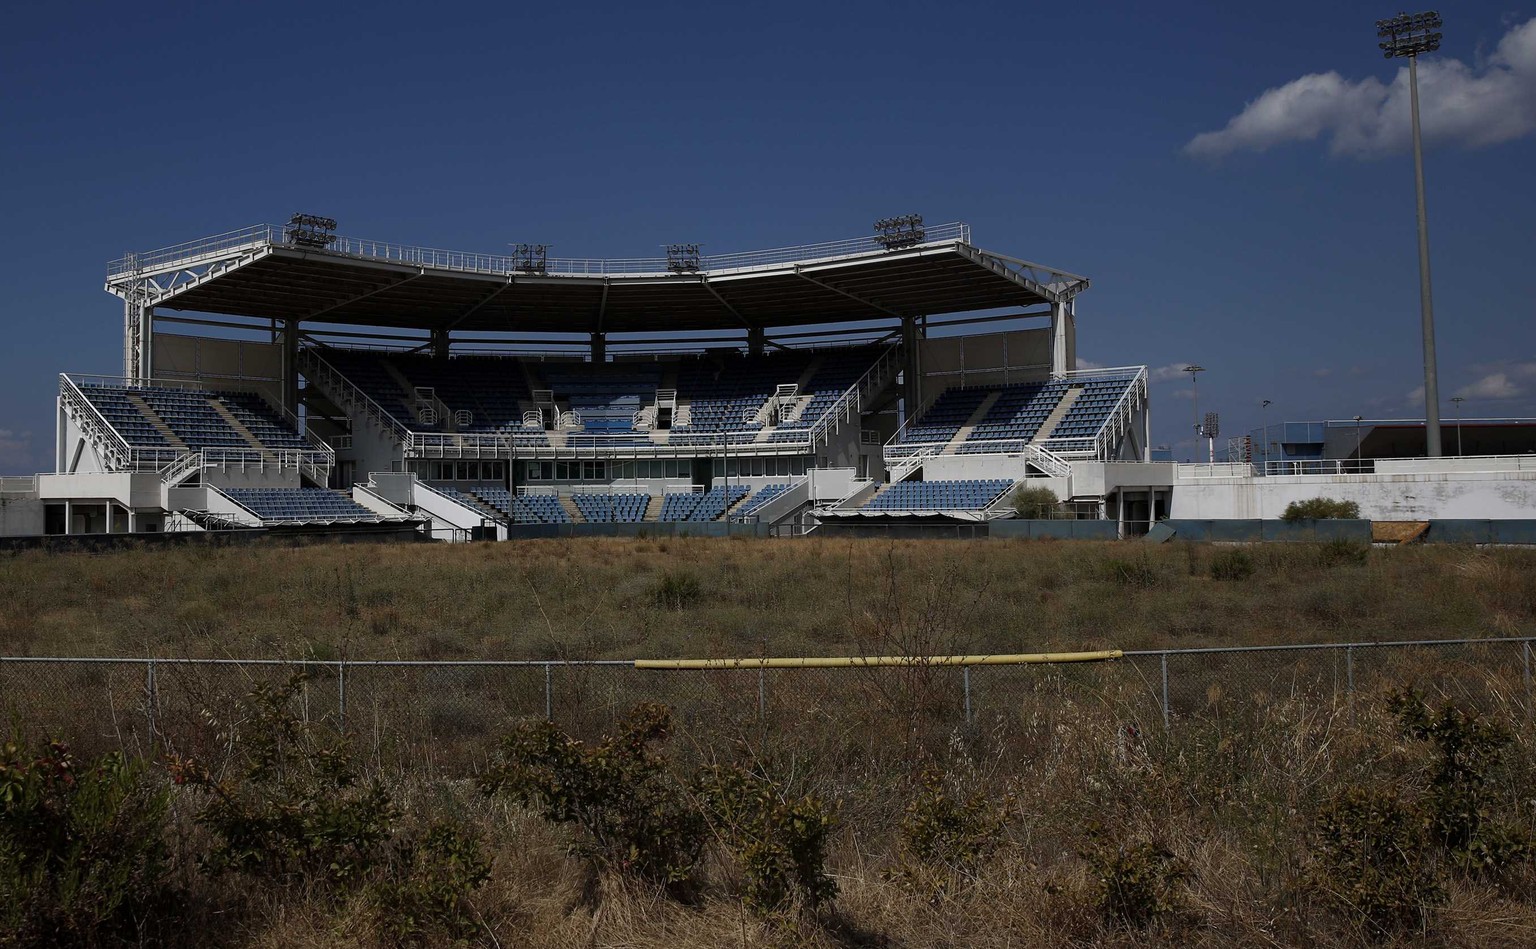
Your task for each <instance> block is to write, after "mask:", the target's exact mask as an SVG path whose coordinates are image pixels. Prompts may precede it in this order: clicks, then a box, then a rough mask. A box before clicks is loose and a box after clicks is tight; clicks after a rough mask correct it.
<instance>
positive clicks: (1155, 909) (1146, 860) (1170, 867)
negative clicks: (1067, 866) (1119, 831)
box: [1083, 833, 1188, 929]
mask: <svg viewBox="0 0 1536 949" xmlns="http://www.w3.org/2000/svg"><path fill="white" fill-rule="evenodd" d="M1083 856H1084V858H1085V859H1087V861H1088V864H1089V866H1090V867H1091V868H1092V870H1093V875H1094V903H1095V905H1096V906H1097V907H1098V910H1099V912H1100V914H1102V915H1103V917H1104V918H1105V920H1106V921H1108V922H1110V923H1111V924H1114V925H1121V926H1130V927H1133V928H1137V929H1144V928H1146V927H1147V926H1148V925H1150V924H1151V923H1153V922H1155V921H1157V920H1159V919H1161V918H1163V917H1166V916H1169V915H1171V914H1174V913H1177V912H1179V911H1180V910H1181V909H1182V908H1183V901H1182V899H1181V898H1180V893H1179V884H1180V883H1181V882H1183V880H1184V878H1185V876H1187V875H1188V871H1187V870H1186V869H1185V866H1184V862H1183V861H1182V860H1180V859H1179V858H1178V857H1176V856H1174V855H1173V853H1172V852H1171V851H1169V850H1168V848H1166V847H1164V846H1162V845H1160V844H1156V843H1153V842H1152V841H1147V840H1136V841H1131V842H1129V843H1124V844H1119V845H1113V844H1110V843H1108V842H1107V841H1105V840H1104V839H1103V835H1101V834H1097V833H1096V834H1095V835H1094V842H1093V845H1092V846H1091V847H1090V848H1089V849H1088V850H1087V851H1086V852H1085V853H1084V854H1083Z"/></svg>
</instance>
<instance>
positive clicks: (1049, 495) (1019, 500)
mask: <svg viewBox="0 0 1536 949" xmlns="http://www.w3.org/2000/svg"><path fill="white" fill-rule="evenodd" d="M1060 505H1061V501H1060V500H1059V499H1058V498H1057V497H1056V492H1055V491H1052V490H1051V489H1050V488H1046V487H1038V488H1031V487H1026V486H1024V485H1020V486H1019V487H1018V488H1016V489H1015V490H1014V492H1013V512H1014V513H1015V514H1017V515H1018V516H1019V517H1025V518H1034V519H1038V518H1046V517H1050V516H1051V515H1052V514H1053V513H1055V512H1056V510H1057V509H1058V508H1059V507H1060Z"/></svg>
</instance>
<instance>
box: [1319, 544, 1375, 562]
mask: <svg viewBox="0 0 1536 949" xmlns="http://www.w3.org/2000/svg"><path fill="white" fill-rule="evenodd" d="M1370 556H1371V545H1370V544H1364V543H1357V542H1356V541H1352V540H1345V539H1344V538H1342V537H1338V538H1335V539H1333V540H1326V541H1323V542H1322V543H1321V544H1318V545H1317V565H1318V566H1319V567H1342V566H1348V565H1351V564H1363V563H1365V562H1366V561H1367V560H1368V559H1370Z"/></svg>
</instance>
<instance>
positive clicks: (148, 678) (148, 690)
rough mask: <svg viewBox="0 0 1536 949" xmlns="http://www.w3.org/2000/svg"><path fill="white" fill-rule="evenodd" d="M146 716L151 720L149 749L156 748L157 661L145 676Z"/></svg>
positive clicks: (151, 661)
mask: <svg viewBox="0 0 1536 949" xmlns="http://www.w3.org/2000/svg"><path fill="white" fill-rule="evenodd" d="M144 714H145V716H146V717H147V718H148V719H149V747H150V748H151V749H153V748H154V746H155V660H153V659H151V660H149V667H148V671H147V672H145V674H144Z"/></svg>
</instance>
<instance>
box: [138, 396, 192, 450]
mask: <svg viewBox="0 0 1536 949" xmlns="http://www.w3.org/2000/svg"><path fill="white" fill-rule="evenodd" d="M128 401H129V402H132V403H133V404H134V405H135V406H136V407H137V408H138V410H139V411H140V412H142V413H144V417H145V418H147V419H149V424H151V425H153V426H154V427H155V431H157V432H159V433H160V434H161V435H163V436H164V437H165V440H166V441H168V442H170V443H171V445H172V446H173V447H175V448H177V449H179V450H181V451H189V450H190V449H189V448H188V447H187V443H186V442H184V441H182V440H181V438H180V437H178V436H177V434H176V433H175V432H173V431H171V427H170V426H169V425H167V424H165V419H163V418H161V417H160V413H158V412H156V411H155V410H154V409H153V408H151V407H150V404H149V403H148V402H145V401H144V399H143V397H141V396H138V395H135V394H134V393H132V392H130V393H128Z"/></svg>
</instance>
